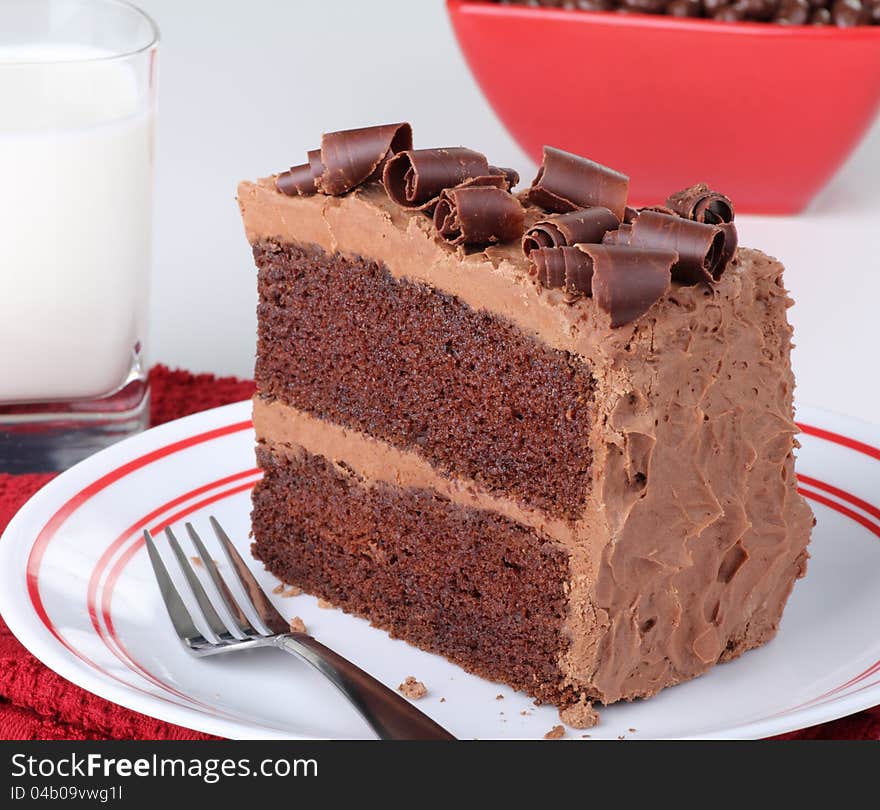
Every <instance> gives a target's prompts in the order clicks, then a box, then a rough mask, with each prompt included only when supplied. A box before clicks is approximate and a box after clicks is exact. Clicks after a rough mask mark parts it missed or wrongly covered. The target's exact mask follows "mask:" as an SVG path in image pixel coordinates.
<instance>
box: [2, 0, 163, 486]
mask: <svg viewBox="0 0 880 810" xmlns="http://www.w3.org/2000/svg"><path fill="white" fill-rule="evenodd" d="M158 41H159V35H158V30H157V28H156V25H155V24H154V23H153V21H152V20H151V19H150V18H149V17H148V16H147V15H146V14H144V13H143V12H142V11H140V10H139V9H137V8H135V7H134V6H131V5H128V4H127V3H124V2H119V0H0V472H16V473H17V472H35V471H49V470H60V469H64V468H66V467H68V466H70V465H71V464H73V463H74V462H76V461H78V460H80V459H81V458H83V457H85V456H87V455H89V454H91V453H93V452H95V451H96V450H98V449H100V448H102V447H104V446H106V445H108V444H110V443H111V442H113V441H116V440H118V439H120V438H122V437H124V436H127V435H129V434H131V433H133V432H135V431H138V430H141V429H142V428H144V427H145V426H146V424H147V419H148V415H149V385H148V379H147V376H146V372H145V359H144V357H145V356H144V351H145V350H144V339H145V328H146V316H147V302H148V280H149V266H150V242H151V213H152V211H151V209H152V186H153V139H154V118H155V106H156V56H157V47H158Z"/></svg>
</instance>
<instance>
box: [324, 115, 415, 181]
mask: <svg viewBox="0 0 880 810" xmlns="http://www.w3.org/2000/svg"><path fill="white" fill-rule="evenodd" d="M407 149H412V128H411V127H410V125H409V124H384V125H382V126H377V127H364V128H363V129H348V130H343V131H341V132H328V133H325V134H324V135H323V136H322V137H321V162H322V163H323V164H324V171H323V173H322V174H321V176H320V177H319V178H318V179H317V181H316V182H315V186H316V188H317V190H318V191H321V192H323V193H324V194H330V195H333V196H337V195H339V194H345V193H346V192H348V191H351V190H352V189H353V188H355V187H357V186H359V185H360V184H361V183H363V182H365V181H366V180H368V179H370V178H371V177H375V176H377V174H376V173H377V172H380V171H381V170H382V167H383V166H384V164H385V163H386V162H387V161H388V160H389V159H390V158H391V157H392V156H393V155H395V154H397V153H398V152H402V151H404V150H407Z"/></svg>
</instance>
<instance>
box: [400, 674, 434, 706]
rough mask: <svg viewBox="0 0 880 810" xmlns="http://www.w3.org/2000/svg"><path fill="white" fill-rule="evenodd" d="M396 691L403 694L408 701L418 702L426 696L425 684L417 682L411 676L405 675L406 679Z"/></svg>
mask: <svg viewBox="0 0 880 810" xmlns="http://www.w3.org/2000/svg"><path fill="white" fill-rule="evenodd" d="M397 689H398V691H400V692H401V693H403V696H404V697H408V698H409V699H410V700H418V699H419V698H423V697H424V696H425V695H427V694H428V688H427V687H426V686H425V684H423V683H422V682H421V681H417V680H416V679H415V678H414V677H413V676H412V675H407V676H406V679H405V680H404V681H403V683H402V684H400V686H398V687H397Z"/></svg>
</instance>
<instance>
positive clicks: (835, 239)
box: [139, 0, 880, 422]
mask: <svg viewBox="0 0 880 810" xmlns="http://www.w3.org/2000/svg"><path fill="white" fill-rule="evenodd" d="M139 4H140V5H141V6H142V7H143V8H144V9H145V10H146V11H147V12H148V13H150V14H152V15H153V16H154V17H155V18H156V20H157V22H158V23H159V25H160V27H161V29H162V34H163V44H162V51H161V56H160V76H161V82H160V127H159V141H158V150H157V161H158V162H157V166H158V184H157V208H156V210H157V219H156V240H155V252H154V259H155V260H154V275H153V283H152V302H151V313H152V317H151V334H150V337H149V347H150V348H149V354H150V357H151V358H152V359H153V360H158V361H162V362H165V363H168V364H170V365H178V366H182V367H186V368H189V369H192V370H198V371H213V372H218V373H229V374H238V375H242V376H250V375H251V373H252V369H253V355H254V334H255V316H254V308H255V305H256V292H255V284H254V271H253V268H252V262H251V258H250V252H249V248H248V246H247V244H246V243H245V240H244V237H243V234H242V230H241V224H240V222H239V218H238V210H237V208H236V205H235V202H234V199H233V198H234V192H235V185H236V182H237V181H238V180H239V179H241V178H251V177H257V176H261V175H265V174H268V173H270V172H272V171H277V170H279V169H282V168H286V167H287V166H289V165H291V164H292V163H297V162H300V160H301V159H302V158H303V157H304V155H305V151H306V150H307V149H310V148H314V147H315V146H317V142H318V138H319V136H320V133H321V132H323V131H326V130H333V129H340V128H346V127H350V126H358V125H364V124H369V123H377V122H384V121H391V120H410V121H412V123H413V126H414V129H415V135H416V140H417V142H418V143H419V144H421V145H425V146H430V145H445V144H450V143H455V144H458V143H463V144H466V145H468V146H472V147H474V148H476V149H479V150H481V151H484V152H486V153H487V154H488V155H489V156H490V157H491V160H492V162H493V163H495V164H497V165H505V166H515V167H517V168H518V169H520V170H521V172H522V174H523V177H524V178H527V179H530V177H531V173H532V172H533V170H534V167H533V165H532V164H531V163H530V161H529V160H528V159H527V158H526V157H525V155H524V154H523V153H522V151H521V150H520V149H519V148H518V147H517V146H516V144H515V143H514V142H513V140H512V139H511V138H510V136H509V135H508V134H507V132H506V131H505V129H504V128H503V127H502V126H501V124H500V123H499V122H498V120H497V119H496V118H495V116H494V114H493V113H492V111H491V109H490V108H489V106H488V105H487V104H486V102H485V100H484V99H483V97H482V95H481V94H480V91H479V89H478V87H477V86H476V84H475V82H474V80H473V79H472V78H471V76H470V73H469V72H468V69H467V66H466V65H465V63H464V61H463V59H462V57H461V55H460V53H459V51H458V48H457V46H456V44H455V41H454V38H453V36H452V33H451V30H450V28H449V25H448V22H447V19H446V13H445V9H444V5H443V2H442V0H418V2H413V0H370V2H354V0H352V1H351V2H332V3H331V2H296V3H288V4H283V3H278V2H277V0H249V2H247V3H240V2H233V0H187V2H186V3H181V2H179V0H139ZM696 179H699V178H696ZM768 181H769V180H768ZM878 196H880V125H875V126H874V128H873V130H872V131H871V133H870V134H869V135H868V137H867V138H866V139H865V141H864V142H863V143H862V145H861V146H860V148H859V149H858V150H857V151H856V153H855V154H854V155H853V156H852V158H851V159H850V161H849V162H848V163H847V165H846V166H845V167H844V169H843V170H842V171H841V172H840V173H839V174H838V175H837V177H836V178H835V179H834V181H833V182H832V183H831V185H830V186H829V187H828V188H826V189H825V191H824V192H822V194H821V195H820V196H819V198H818V199H817V200H815V201H814V203H813V204H812V206H811V207H810V209H809V211H808V212H807V213H805V214H803V215H801V216H799V217H773V218H770V217H750V216H742V217H738V219H737V223H738V225H739V231H740V241H741V242H742V243H743V244H747V245H751V246H755V247H760V248H761V249H763V250H764V251H766V252H768V253H771V254H773V255H775V256H777V257H778V258H780V259H781V260H782V261H783V262H784V263H785V264H786V267H787V268H788V269H787V272H786V283H787V286H788V287H789V289H790V290H791V291H792V294H793V296H794V297H795V299H796V301H797V305H796V306H795V307H794V308H793V309H792V310H791V318H792V321H793V322H794V325H795V330H796V332H795V342H796V343H797V349H796V352H795V360H794V363H795V371H796V374H797V379H798V391H797V398H798V400H799V401H801V402H804V403H810V404H812V405H818V406H821V407H824V408H828V409H831V410H835V411H839V412H842V413H847V414H851V415H853V416H858V417H860V418H862V419H864V420H867V421H871V422H880V412H878V407H877V402H878V400H880V374H878V362H877V359H876V358H877V353H876V349H875V347H874V346H873V345H872V343H871V342H870V337H869V336H870V335H871V334H873V326H874V325H875V323H876V322H877V320H878V314H877V313H878V308H880V199H878Z"/></svg>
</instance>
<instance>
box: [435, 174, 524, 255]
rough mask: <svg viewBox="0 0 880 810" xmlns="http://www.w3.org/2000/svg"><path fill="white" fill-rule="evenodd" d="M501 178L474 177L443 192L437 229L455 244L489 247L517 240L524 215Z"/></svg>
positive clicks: (520, 233) (521, 229)
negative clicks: (502, 186) (468, 181)
mask: <svg viewBox="0 0 880 810" xmlns="http://www.w3.org/2000/svg"><path fill="white" fill-rule="evenodd" d="M499 183H500V184H501V185H506V184H507V181H506V179H505V178H503V177H500V176H497V175H496V176H494V177H481V178H474V180H473V181H471V182H470V183H469V184H465V185H461V186H458V187H456V188H451V189H444V190H443V191H442V192H441V194H440V199H439V200H438V201H437V207H436V208H435V210H434V227H435V228H437V232H438V233H439V234H440V235H441V236H442V237H443V238H444V239H446V240H447V241H449V242H451V243H452V244H453V245H490V244H493V243H497V242H509V241H511V240H513V239H518V238H519V237H520V236H521V235H522V232H523V223H524V221H525V212H524V211H523V207H522V205H520V202H519V200H518V199H517V198H516V197H514V196H513V195H512V194H511V193H510V192H509V191H507V190H506V189H504V188H500V187H499Z"/></svg>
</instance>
